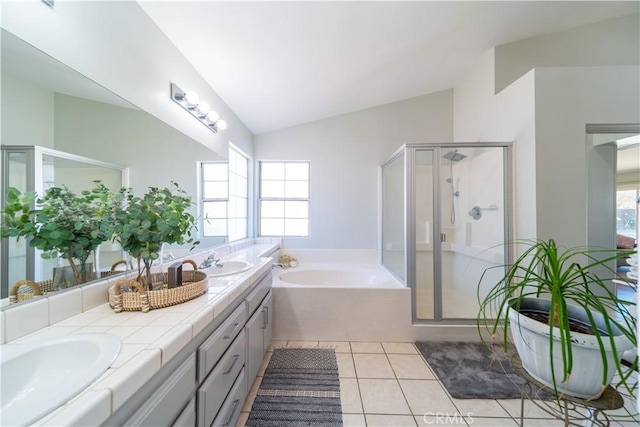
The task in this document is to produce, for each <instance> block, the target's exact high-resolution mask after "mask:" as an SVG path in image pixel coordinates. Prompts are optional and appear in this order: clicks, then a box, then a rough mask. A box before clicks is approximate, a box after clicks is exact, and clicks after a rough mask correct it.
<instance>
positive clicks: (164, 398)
mask: <svg viewBox="0 0 640 427" xmlns="http://www.w3.org/2000/svg"><path fill="white" fill-rule="evenodd" d="M195 384H196V356H195V354H193V353H192V354H191V356H190V357H189V358H187V360H185V361H184V362H183V363H182V365H180V367H179V368H178V369H176V371H175V372H174V373H173V374H172V375H171V376H170V377H169V379H167V380H166V381H165V382H164V384H162V385H161V386H160V387H159V388H158V389H157V390H156V392H155V393H153V394H152V395H151V396H150V397H149V398H148V399H147V401H146V402H145V404H144V405H142V406H141V407H140V408H139V409H138V410H137V411H136V413H135V414H133V416H132V417H131V418H130V419H129V421H128V422H127V425H128V426H153V427H156V426H169V425H171V424H172V421H173V420H174V419H176V417H177V416H178V415H179V414H180V413H181V411H182V409H183V407H184V406H185V404H186V403H187V402H188V400H189V397H190V393H192V392H193V388H194V386H195Z"/></svg>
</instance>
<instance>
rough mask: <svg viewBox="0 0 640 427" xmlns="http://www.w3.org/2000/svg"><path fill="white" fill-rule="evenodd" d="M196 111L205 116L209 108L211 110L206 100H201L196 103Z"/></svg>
mask: <svg viewBox="0 0 640 427" xmlns="http://www.w3.org/2000/svg"><path fill="white" fill-rule="evenodd" d="M197 108H198V111H199V112H200V113H201V114H202V115H203V116H206V115H207V113H208V112H209V110H211V107H209V104H207V103H206V102H201V103H199V104H198V107H197Z"/></svg>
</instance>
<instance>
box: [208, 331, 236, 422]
mask: <svg viewBox="0 0 640 427" xmlns="http://www.w3.org/2000/svg"><path fill="white" fill-rule="evenodd" d="M245 345H246V343H245V332H244V330H241V331H240V333H239V334H238V336H237V337H236V339H235V341H234V342H233V344H232V345H231V346H230V347H229V349H228V350H227V351H226V353H225V354H224V356H222V358H220V361H218V363H217V364H216V367H215V368H214V369H213V370H212V371H211V373H210V374H209V375H208V376H207V379H206V380H205V381H204V382H203V383H202V386H200V388H199V389H198V394H197V400H196V406H197V408H198V426H200V427H208V426H210V425H211V423H212V422H213V420H214V419H215V418H216V416H217V415H218V413H219V412H220V410H221V407H222V405H223V403H224V402H225V400H226V399H227V395H228V394H229V392H230V390H231V388H232V387H233V386H234V384H235V382H236V379H237V378H238V374H239V373H240V371H242V369H243V367H244V364H245ZM245 392H246V390H245ZM245 395H246V393H245Z"/></svg>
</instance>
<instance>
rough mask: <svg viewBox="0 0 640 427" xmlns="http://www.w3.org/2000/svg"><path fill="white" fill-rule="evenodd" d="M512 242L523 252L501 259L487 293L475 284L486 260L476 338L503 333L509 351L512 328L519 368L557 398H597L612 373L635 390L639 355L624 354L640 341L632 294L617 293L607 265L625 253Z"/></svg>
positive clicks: (613, 273)
mask: <svg viewBox="0 0 640 427" xmlns="http://www.w3.org/2000/svg"><path fill="white" fill-rule="evenodd" d="M517 243H518V244H517V245H516V247H519V246H520V247H521V246H522V245H524V249H523V250H522V252H521V255H520V256H518V258H517V259H516V260H515V261H514V262H513V263H512V264H511V265H507V266H501V267H500V268H504V269H505V274H504V275H503V276H502V277H501V278H500V279H499V280H498V281H497V283H493V284H492V286H491V287H490V290H489V291H488V292H487V293H486V294H481V291H480V289H484V288H483V286H481V285H482V281H483V279H484V277H485V274H486V273H487V272H488V270H490V269H491V268H490V269H487V270H485V272H484V273H483V275H482V277H481V278H480V284H479V286H478V300H479V305H480V309H479V314H478V319H477V320H478V329H479V333H480V336H481V338H482V339H483V340H484V339H485V336H486V335H485V330H484V329H485V328H486V329H488V332H489V335H490V336H491V339H494V338H495V337H496V336H500V339H501V341H502V344H503V346H504V348H505V351H506V349H507V347H508V345H509V342H510V339H509V337H510V336H511V338H512V339H513V342H514V344H515V347H516V351H517V352H518V355H519V356H520V358H521V359H522V365H523V367H524V369H525V370H526V371H527V372H528V373H529V374H530V375H531V376H532V377H533V378H535V379H537V380H538V381H539V382H541V383H543V384H545V385H547V386H548V387H550V388H552V389H553V390H554V392H555V396H556V398H559V397H560V396H562V394H567V395H570V396H574V397H578V398H597V397H598V396H600V394H601V393H602V391H604V389H605V388H606V386H607V385H608V384H610V383H611V381H612V378H613V375H614V374H616V373H618V374H619V378H620V382H619V383H618V384H617V385H618V386H622V387H623V388H626V391H628V392H629V393H633V392H634V390H635V388H637V381H636V380H634V379H633V377H632V373H633V371H634V370H635V369H636V368H637V366H638V357H637V355H636V356H635V359H634V360H633V361H632V362H631V367H630V368H627V367H625V366H624V365H623V364H622V363H621V359H622V356H623V353H624V352H625V351H627V350H629V349H631V348H634V347H637V335H636V321H637V320H636V318H635V317H634V315H633V312H635V302H633V301H623V300H621V299H619V298H618V297H617V296H616V294H615V292H612V291H611V289H610V286H611V282H610V280H609V279H611V278H615V277H616V275H615V271H613V269H612V268H610V267H609V265H611V264H613V263H614V262H615V260H617V259H618V258H620V257H623V256H628V255H629V253H620V252H618V251H616V250H594V249H588V248H568V249H564V248H561V247H559V246H558V245H557V244H556V243H555V241H554V240H548V241H545V240H525V241H519V242H517ZM492 268H496V267H492ZM603 272H605V273H606V274H605V273H603ZM609 273H610V276H611V277H606V278H605V277H602V276H603V275H607V276H608V275H609Z"/></svg>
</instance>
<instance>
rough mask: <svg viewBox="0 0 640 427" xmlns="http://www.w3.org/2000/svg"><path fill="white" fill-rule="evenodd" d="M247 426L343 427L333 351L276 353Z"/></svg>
mask: <svg viewBox="0 0 640 427" xmlns="http://www.w3.org/2000/svg"><path fill="white" fill-rule="evenodd" d="M246 425H247V426H256V427H269V426H273V427H280V426H282V427H285V426H289V427H294V426H322V427H334V426H335V427H341V426H342V405H341V403H340V379H339V378H338V363H337V360H336V353H335V351H334V350H332V349H318V348H278V349H275V350H274V351H273V355H272V356H271V360H270V361H269V365H267V369H266V371H265V374H264V377H263V378H262V382H261V383H260V388H259V389H258V393H257V395H256V398H255V400H254V402H253V406H252V407H251V412H250V413H249V419H248V420H247V423H246Z"/></svg>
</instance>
